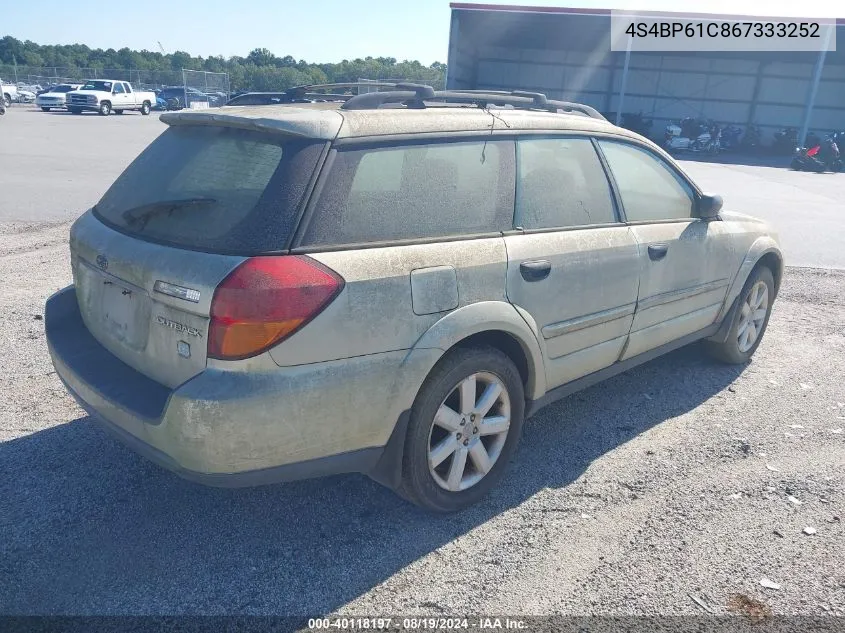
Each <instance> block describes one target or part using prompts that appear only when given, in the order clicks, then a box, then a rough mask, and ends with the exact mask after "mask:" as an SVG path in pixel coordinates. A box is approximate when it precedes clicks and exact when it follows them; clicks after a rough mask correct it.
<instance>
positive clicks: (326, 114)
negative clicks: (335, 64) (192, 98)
mask: <svg viewBox="0 0 845 633" xmlns="http://www.w3.org/2000/svg"><path fill="white" fill-rule="evenodd" d="M247 107H248V106H247ZM256 114H258V112H257V113H256ZM260 114H263V115H266V114H267V111H266V109H264V108H261V111H260ZM159 119H160V120H161V122H162V123H166V124H167V125H171V126H172V125H210V126H219V127H231V128H238V129H242V130H255V131H257V132H269V133H271V134H282V135H285V136H297V137H301V138H313V139H321V140H326V141H328V140H332V139H334V138H335V137H336V136H337V133H338V131H339V130H340V126H341V124H342V123H343V116H342V115H341V114H340V113H338V112H336V111H334V110H305V109H296V108H292V107H290V106H287V107H286V109H285V112H284V115H283V116H282V117H279V118H271V117H267V116H251V115H250V113H248V112H238V113H237V114H225V113H220V112H210V111H208V110H195V111H191V112H185V111H181V112H165V113H164V114H162V115H161V116H160V117H159Z"/></svg>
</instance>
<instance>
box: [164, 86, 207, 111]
mask: <svg viewBox="0 0 845 633" xmlns="http://www.w3.org/2000/svg"><path fill="white" fill-rule="evenodd" d="M157 98H158V99H162V100H164V102H165V103H166V104H167V105H166V107H167V109H168V110H182V109H183V108H190V107H191V105H192V104H194V103H207V104H209V106H212V105H217V104H216V103H214V101H215V100H212V99H211V98H210V97H209V96H208V95H207V94H205V93H203V92H200V91H199V90H197V89H196V88H185V87H184V86H167V87H165V88H162V89H161V90H159V91H158V92H157Z"/></svg>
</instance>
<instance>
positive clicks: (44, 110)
mask: <svg viewBox="0 0 845 633" xmlns="http://www.w3.org/2000/svg"><path fill="white" fill-rule="evenodd" d="M41 111H42V112H49V111H50V108H44V107H42V108H41Z"/></svg>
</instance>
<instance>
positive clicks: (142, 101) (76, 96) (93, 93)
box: [66, 79, 155, 116]
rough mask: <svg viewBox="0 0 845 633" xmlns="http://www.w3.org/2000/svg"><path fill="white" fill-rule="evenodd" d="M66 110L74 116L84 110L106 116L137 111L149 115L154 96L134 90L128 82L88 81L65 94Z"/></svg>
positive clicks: (110, 80) (150, 93)
mask: <svg viewBox="0 0 845 633" xmlns="http://www.w3.org/2000/svg"><path fill="white" fill-rule="evenodd" d="M66 103H67V109H68V110H70V111H71V112H73V113H74V114H81V113H82V112H84V111H86V110H90V111H93V112H99V113H100V114H101V115H103V116H108V115H109V114H111V113H112V112H116V113H117V114H123V113H124V112H125V111H126V110H137V111H138V112H140V113H141V114H149V113H150V111H151V110H152V107H153V103H155V94H153V93H152V92H147V91H140V90H135V89H133V88H132V85H131V84H130V83H129V82H128V81H118V80H112V79H89V80H86V81H85V83H84V84H83V85H82V86H81V87H80V88H79V89H78V90H73V91H71V92H68V93H67V100H66Z"/></svg>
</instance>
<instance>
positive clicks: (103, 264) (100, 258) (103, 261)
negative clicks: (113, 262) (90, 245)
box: [97, 255, 109, 270]
mask: <svg viewBox="0 0 845 633" xmlns="http://www.w3.org/2000/svg"><path fill="white" fill-rule="evenodd" d="M97 266H99V267H100V268H102V269H103V270H106V269H107V268H108V267H109V260H108V258H107V257H106V256H105V255H97Z"/></svg>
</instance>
